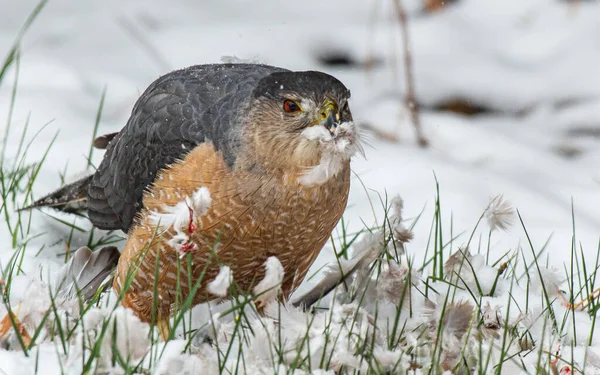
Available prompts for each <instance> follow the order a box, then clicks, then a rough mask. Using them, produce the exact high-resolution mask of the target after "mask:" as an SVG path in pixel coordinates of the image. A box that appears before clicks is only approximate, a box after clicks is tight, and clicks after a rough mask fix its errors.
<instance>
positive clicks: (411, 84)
mask: <svg viewBox="0 0 600 375" xmlns="http://www.w3.org/2000/svg"><path fill="white" fill-rule="evenodd" d="M393 4H394V8H395V9H396V14H397V16H398V20H399V21H400V29H401V32H402V46H403V50H404V75H405V80H406V91H407V93H406V106H407V107H408V110H409V111H410V118H411V120H412V123H413V126H414V128H415V132H416V135H417V142H418V143H419V146H421V147H427V146H428V145H429V141H428V140H427V138H425V136H424V135H423V129H422V127H421V118H420V114H419V103H417V99H416V94H415V81H414V76H413V63H412V53H411V52H412V47H411V44H410V35H409V33H408V17H407V15H406V10H405V9H404V6H403V5H402V0H396V1H394V2H393Z"/></svg>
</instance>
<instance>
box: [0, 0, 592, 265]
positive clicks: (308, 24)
mask: <svg viewBox="0 0 600 375" xmlns="http://www.w3.org/2000/svg"><path fill="white" fill-rule="evenodd" d="M406 3H407V4H406V5H407V8H409V10H410V15H411V18H410V26H409V27H410V35H411V42H412V46H413V49H412V53H413V58H414V68H415V70H414V78H415V81H416V93H417V98H418V100H419V102H420V103H422V104H423V105H424V106H425V107H424V108H423V110H422V113H421V115H422V122H423V129H424V133H425V135H426V137H427V138H428V140H429V141H430V147H429V148H420V147H418V146H417V144H416V142H415V138H414V135H413V129H412V128H411V125H410V122H409V114H408V112H407V110H406V108H405V107H404V105H403V100H402V96H403V94H404V90H405V87H404V79H403V77H404V73H403V67H402V61H403V57H402V48H401V38H400V33H399V30H400V29H399V26H398V23H397V16H396V14H395V13H394V11H393V9H394V8H393V6H392V4H391V2H390V1H370V2H368V1H360V0H353V1H350V0H330V1H312V0H310V1H300V2H282V1H276V0H268V1H265V0H263V1H248V0H238V1H230V0H227V1H226V0H204V1H192V0H178V1H166V0H164V1H159V0H130V1H120V0H109V1H98V0H96V1H85V2H82V1H78V0H52V1H50V2H49V3H48V4H47V6H46V7H45V9H44V10H43V11H42V13H41V14H40V15H39V18H38V19H37V20H36V21H35V22H34V24H33V26H32V27H31V29H30V30H29V31H28V32H27V33H26V35H25V37H24V39H23V43H22V49H21V58H20V73H19V78H18V91H17V97H16V102H15V106H14V113H13V114H12V131H11V134H10V135H9V139H8V148H7V155H14V154H15V153H16V150H17V146H18V140H19V137H20V136H21V131H20V130H21V129H22V128H23V126H24V124H25V122H26V120H27V118H28V117H30V119H29V129H30V131H29V133H28V134H29V135H28V137H29V138H30V137H31V136H33V134H35V132H36V131H38V130H40V129H42V127H43V126H44V125H45V124H48V125H47V126H45V127H44V128H43V130H41V132H40V134H39V135H38V136H37V138H36V140H35V141H34V143H33V146H32V147H31V149H30V150H29V152H28V154H27V157H28V160H29V161H31V162H33V161H37V160H39V159H40V158H41V157H42V156H43V154H44V152H45V149H46V147H47V145H48V144H49V142H50V140H51V139H52V137H53V136H54V134H55V133H56V132H59V134H58V137H57V138H56V141H55V144H54V146H53V147H52V149H51V150H50V152H49V154H48V156H47V159H46V162H45V164H44V167H43V168H42V170H41V171H40V174H39V177H38V178H37V181H36V183H35V186H34V194H35V196H36V197H41V196H42V195H43V194H45V193H47V192H49V191H51V190H53V189H54V188H55V187H56V186H58V185H59V183H60V177H59V174H60V173H61V172H62V171H64V170H65V166H67V165H68V169H67V177H68V178H69V179H74V178H75V177H77V176H79V175H80V174H81V173H83V171H84V169H85V167H86V164H87V160H86V156H87V153H88V150H89V144H90V141H91V138H92V131H93V126H94V121H95V115H96V111H97V108H98V104H99V101H100V97H101V95H102V91H103V89H104V88H105V87H106V102H105V105H104V111H103V116H102V121H101V123H100V126H99V131H98V132H99V134H102V133H108V132H114V131H117V130H119V129H120V128H121V127H122V126H123V125H124V124H125V122H126V120H127V118H128V115H129V112H130V110H131V107H132V105H133V103H134V101H135V100H136V98H137V97H138V95H139V94H140V93H141V92H142V91H143V90H144V89H145V88H146V87H147V85H148V84H150V82H152V81H153V80H154V79H156V78H157V77H158V76H159V75H160V74H163V73H166V72H167V71H169V70H173V69H176V68H180V67H185V66H189V65H194V64H201V63H209V62H219V61H221V59H222V57H223V56H236V57H238V58H241V59H251V60H256V61H260V62H263V63H267V64H272V65H278V66H282V67H286V68H290V69H294V70H309V69H313V70H323V71H326V72H328V73H331V74H333V75H335V76H336V77H338V78H339V79H340V80H341V81H342V82H344V83H345V84H346V86H347V87H349V88H350V90H351V91H352V99H351V104H350V106H351V109H352V111H353V114H354V118H355V120H356V121H358V122H359V123H368V124H369V125H370V126H372V127H374V128H377V129H379V130H382V131H386V132H392V133H395V134H397V135H398V138H399V141H398V142H388V141H384V140H381V139H379V138H377V137H375V136H371V137H370V140H369V143H370V146H369V147H367V148H366V155H367V157H366V160H365V159H361V158H357V159H355V161H354V162H353V171H354V172H355V175H356V176H358V177H360V180H362V183H363V184H364V187H363V185H362V184H361V183H360V181H359V179H358V178H357V177H356V176H354V177H353V180H352V188H351V194H350V198H349V205H348V210H347V213H346V215H345V221H346V223H347V224H349V226H350V230H352V231H354V230H359V229H362V228H363V226H364V224H363V222H364V223H367V224H369V225H370V224H373V223H375V222H376V221H377V220H376V219H375V218H374V213H373V209H372V206H371V203H370V201H369V199H368V197H370V198H371V200H372V201H373V202H374V208H375V213H376V215H377V216H378V219H379V222H380V221H381V219H382V217H383V210H382V208H381V204H380V203H379V197H378V196H377V193H379V194H382V195H383V194H385V192H387V193H388V194H389V195H396V194H400V195H401V196H402V197H403V198H404V201H405V212H404V216H405V217H406V218H408V219H409V221H410V220H411V219H412V218H415V217H417V216H418V215H419V213H420V212H421V211H422V210H423V209H424V214H423V216H422V217H421V219H420V220H419V221H418V222H417V224H416V226H415V228H414V234H415V238H414V240H413V241H412V242H411V243H410V244H409V245H408V248H407V249H408V252H409V253H410V254H413V255H415V257H416V258H417V259H421V255H420V254H421V252H422V251H424V249H425V247H426V244H427V241H428V237H429V233H430V226H431V218H432V217H433V211H434V200H435V188H436V187H435V178H437V180H438V181H439V185H440V196H441V205H442V217H443V219H444V223H445V224H444V225H445V228H447V229H449V228H450V223H452V228H453V231H454V235H456V234H458V233H462V232H464V234H463V235H462V236H460V237H458V239H457V240H456V241H454V242H453V245H452V246H453V250H455V249H456V248H457V247H458V246H460V245H464V244H465V243H466V242H467V240H468V236H469V234H470V231H471V230H472V229H473V227H474V226H475V223H476V222H477V220H478V218H479V216H480V215H481V213H482V211H483V210H484V209H485V207H486V206H487V204H488V202H489V201H490V199H491V198H493V197H494V196H497V195H499V194H503V195H504V198H505V199H507V200H508V201H510V202H511V204H512V205H513V206H514V207H515V208H517V209H518V210H519V212H520V214H521V216H522V218H523V221H524V223H525V225H526V228H527V231H528V233H529V235H530V236H531V239H532V242H533V245H534V246H535V247H536V250H539V249H540V248H541V246H542V245H544V243H545V242H546V241H547V240H548V238H550V237H551V240H550V242H549V244H548V246H547V249H546V253H545V254H546V256H548V257H549V261H550V264H551V265H553V266H555V267H557V268H558V269H560V270H562V269H563V262H568V261H569V257H570V249H571V244H572V241H573V239H572V235H573V220H572V214H571V212H572V208H573V211H574V219H575V226H576V236H577V237H576V239H577V242H578V246H581V249H583V252H584V253H585V255H586V257H587V258H588V259H589V262H588V263H592V262H593V260H594V259H595V257H596V253H597V251H598V241H599V239H600V48H599V46H600V23H599V22H598V19H599V17H600V3H598V2H594V1H590V2H587V1H575V2H569V1H560V2H559V1H551V0H530V1H527V2H523V1H521V0H504V1H494V0H462V1H460V2H458V4H456V5H453V6H451V7H449V8H448V9H446V10H445V11H443V12H439V13H435V14H430V15H424V14H420V13H418V12H417V11H416V9H417V5H418V3H420V2H419V1H417V0H411V1H406ZM35 4H36V2H35V1H32V0H22V1H14V0H1V1H0V9H2V12H0V51H8V50H9V48H10V46H11V45H12V43H13V40H14V38H15V36H16V35H17V33H18V31H19V29H20V27H21V26H22V24H23V22H24V21H25V19H26V17H27V15H28V14H29V12H30V11H31V10H32V9H33V7H34V6H35ZM327 51H345V52H347V53H349V54H350V55H351V56H353V58H354V59H356V60H357V61H363V62H364V61H366V60H367V59H368V58H371V57H372V58H374V59H375V61H377V62H378V63H376V64H375V65H374V66H373V68H372V69H370V70H366V69H364V68H363V67H361V66H355V67H333V68H332V67H327V66H323V65H321V64H320V63H319V60H318V58H317V57H318V56H319V55H320V54H322V53H325V52H327ZM14 77H15V74H14V69H12V70H11V71H10V72H9V73H8V74H7V76H6V79H5V81H4V82H3V83H2V85H1V86H0V119H6V118H7V117H8V113H9V108H10V98H11V90H12V85H13V83H14ZM455 98H464V99H469V100H471V101H472V102H473V103H474V104H477V105H480V106H484V107H486V108H491V109H492V110H493V111H492V112H488V113H486V114H482V115H478V116H472V117H467V116H463V115H458V114H454V113H450V112H440V111H435V110H432V109H431V108H432V106H433V105H434V104H436V103H439V102H442V101H445V100H449V99H455ZM4 129H5V122H4V120H3V121H2V122H1V125H0V134H4V132H5V130H4ZM101 157H102V155H101V152H98V151H96V152H95V153H94V156H93V159H92V161H93V162H94V163H95V164H97V163H98V162H99V161H100V160H101ZM434 175H435V177H434ZM365 187H366V190H365ZM33 215H34V216H33V219H32V220H33V221H32V222H33V228H34V230H33V231H32V234H36V233H41V232H46V234H45V235H44V236H41V237H38V238H35V239H32V242H31V244H30V245H29V246H30V248H31V247H34V248H42V246H43V250H42V251H41V253H40V254H39V256H37V257H35V256H34V255H35V253H36V252H35V251H29V252H28V253H27V254H26V261H25V263H24V269H25V270H26V271H34V270H36V269H37V268H38V266H39V264H40V263H42V264H43V265H44V267H46V269H48V268H50V267H52V265H60V264H62V261H63V259H64V258H63V257H58V256H57V255H56V254H57V253H62V252H63V249H64V245H63V244H62V242H60V241H59V240H60V239H61V238H62V239H64V238H67V237H68V236H69V233H68V231H66V230H65V229H64V228H61V226H60V225H58V224H57V223H56V222H55V221H54V220H53V219H51V218H49V217H48V216H46V215H44V214H43V213H40V212H35V213H34V214H33ZM62 217H63V218H66V219H67V220H72V219H71V218H69V217H68V216H66V215H65V216H62ZM79 224H80V225H85V222H84V221H80V222H79ZM487 231H488V228H487V227H485V226H482V230H481V231H480V232H478V233H482V235H483V236H484V238H487ZM448 232H449V231H448ZM446 236H447V237H446V238H445V240H446V241H447V240H449V239H450V233H447V234H446ZM476 238H477V241H478V237H476ZM493 240H494V242H493V243H492V252H493V253H494V254H496V255H497V256H500V255H501V254H503V253H504V252H505V251H506V250H508V249H515V248H517V247H518V246H521V245H522V246H528V245H527V242H526V237H525V233H524V231H523V229H522V228H521V227H520V224H519V223H518V221H517V222H515V225H513V226H512V228H511V229H510V230H509V231H507V232H504V233H495V235H494V237H493ZM85 241H87V236H81V238H78V235H77V234H75V238H74V239H73V242H72V246H73V247H77V246H78V245H83V244H85ZM477 241H476V242H477ZM11 255H12V250H11V243H10V239H9V238H8V232H7V230H6V228H5V226H4V225H2V226H0V264H5V263H6V262H7V260H8V259H9V258H10V256H11ZM331 259H332V255H331V249H330V248H326V249H325V250H324V251H323V253H322V255H321V256H320V258H319V259H318V260H317V263H316V264H315V269H317V267H320V266H321V265H323V264H324V263H327V261H328V260H331ZM544 259H545V258H544Z"/></svg>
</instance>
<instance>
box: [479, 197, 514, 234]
mask: <svg viewBox="0 0 600 375" xmlns="http://www.w3.org/2000/svg"><path fill="white" fill-rule="evenodd" d="M485 217H486V219H487V222H488V225H489V226H490V229H491V230H497V229H499V230H504V231H506V230H508V228H509V227H510V226H511V225H512V223H513V221H514V217H515V210H514V208H512V206H511V205H510V203H509V202H508V201H507V200H505V199H504V196H503V195H498V196H497V197H495V198H494V199H492V201H491V202H490V204H489V205H488V207H487V208H486V210H485Z"/></svg>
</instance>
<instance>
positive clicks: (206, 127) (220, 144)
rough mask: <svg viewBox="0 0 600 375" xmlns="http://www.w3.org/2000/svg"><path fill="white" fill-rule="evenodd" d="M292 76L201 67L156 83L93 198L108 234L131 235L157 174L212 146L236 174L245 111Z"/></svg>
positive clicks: (97, 219) (92, 211)
mask: <svg viewBox="0 0 600 375" xmlns="http://www.w3.org/2000/svg"><path fill="white" fill-rule="evenodd" d="M281 71H286V70H285V69H281V68H277V67H273V66H268V65H260V64H208V65H195V66H190V67H187V68H184V69H180V70H176V71H173V72H170V73H168V74H166V75H164V76H162V77H160V78H158V79H157V80H156V81H154V82H153V83H152V84H151V85H150V86H149V87H148V88H147V89H146V90H145V91H144V92H143V93H142V95H141V96H140V98H139V99H138V100H137V102H136V103H135V105H134V107H133V110H132V113H131V116H130V118H129V120H128V121H127V124H126V125H125V127H124V128H123V129H122V130H121V131H120V132H119V134H117V135H116V136H115V137H114V139H113V140H112V141H111V142H110V144H109V145H108V147H107V151H106V154H105V156H104V159H103V161H102V162H101V164H100V166H99V167H98V170H97V171H96V173H95V175H94V177H93V179H92V184H91V187H90V190H89V193H88V213H89V217H90V219H91V220H92V222H94V224H95V225H97V226H98V227H100V228H103V229H116V228H120V229H123V230H127V229H128V228H129V226H130V225H131V223H132V222H133V220H134V217H135V215H136V213H137V212H138V211H139V209H140V207H141V203H142V197H143V194H144V191H145V190H146V189H147V187H148V186H149V185H150V184H151V183H152V182H153V181H154V180H155V179H156V177H157V174H158V173H159V172H160V171H161V170H162V169H164V168H166V167H167V166H169V165H171V164H173V163H175V162H176V161H177V160H181V159H183V158H185V156H186V155H187V154H188V153H189V152H190V151H191V150H193V149H194V148H195V147H197V146H198V145H200V144H203V143H206V142H209V143H211V144H212V145H213V146H214V147H215V149H216V150H218V151H219V152H220V154H221V155H222V156H223V158H224V159H225V161H226V163H227V164H228V165H229V166H230V167H231V166H232V165H233V163H234V162H235V159H236V155H237V152H236V151H237V148H238V147H239V143H240V142H241V141H240V139H239V137H238V136H236V134H237V132H236V131H235V129H236V127H238V126H240V121H239V117H240V116H239V114H238V111H242V110H243V109H244V108H245V105H246V104H247V103H248V101H249V100H250V94H251V93H252V91H253V90H254V88H255V87H256V86H257V84H258V83H259V82H260V80H261V79H262V78H263V77H265V76H268V75H270V74H272V73H275V72H281Z"/></svg>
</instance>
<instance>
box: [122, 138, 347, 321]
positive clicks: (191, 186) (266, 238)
mask: <svg viewBox="0 0 600 375" xmlns="http://www.w3.org/2000/svg"><path fill="white" fill-rule="evenodd" d="M294 179H295V176H291V177H290V181H292V180H294ZM349 187H350V167H349V163H347V164H345V165H344V166H343V168H342V170H341V171H340V173H338V174H337V175H336V176H334V177H332V178H330V179H329V180H327V181H326V182H324V183H323V184H320V185H311V186H304V185H301V184H298V183H282V182H281V180H280V179H279V178H276V177H274V176H269V175H267V176H261V177H260V178H257V177H256V176H252V175H249V174H244V173H243V172H232V171H231V170H230V169H229V168H228V167H227V165H226V164H225V163H224V161H223V159H222V157H221V156H220V155H219V154H218V153H216V152H215V151H214V149H213V148H212V146H210V145H202V146H199V147H197V148H196V149H194V150H193V151H192V152H190V154H188V156H187V157H186V159H185V160H184V161H182V162H180V163H177V164H175V165H173V166H172V167H171V168H170V169H168V170H167V171H166V172H165V173H163V174H162V175H161V176H160V177H159V178H158V179H157V181H156V182H155V184H154V186H153V188H152V190H150V191H149V192H148V193H147V194H146V195H145V196H144V206H145V207H146V208H145V209H144V210H143V211H142V212H141V216H140V220H139V225H137V226H136V227H134V228H133V229H132V230H131V231H130V235H129V239H128V241H127V244H126V246H125V249H124V251H123V255H122V256H121V259H120V261H119V267H118V275H117V277H116V278H115V284H114V286H115V288H116V289H117V291H119V290H120V289H121V287H122V285H124V281H125V279H126V277H127V273H128V270H130V268H132V267H131V266H132V265H134V264H135V262H136V260H137V259H139V270H138V271H137V273H136V274H135V276H134V277H133V281H132V283H131V286H130V287H129V289H128V290H127V292H126V298H125V301H124V303H125V305H128V306H129V307H132V308H133V309H134V311H136V312H137V313H138V316H140V318H142V320H149V319H150V316H151V315H150V314H151V308H152V306H153V302H152V299H153V296H154V284H155V281H154V275H155V273H156V272H158V276H159V278H158V282H157V283H156V284H157V285H156V286H157V294H158V299H159V301H158V308H159V310H161V311H162V313H163V314H167V313H169V312H170V311H171V309H172V304H173V303H174V302H175V301H174V299H175V295H176V290H180V291H181V293H182V294H183V297H184V298H185V297H186V296H187V294H188V293H189V290H188V285H190V284H193V282H194V281H196V280H197V279H198V278H200V277H202V282H201V288H200V290H199V292H198V293H197V294H196V296H195V298H194V303H201V302H205V301H207V300H210V299H213V298H214V296H211V295H210V293H208V292H207V291H206V289H205V288H206V285H207V283H208V282H210V281H211V280H213V279H214V278H215V276H216V275H217V274H218V272H219V265H223V264H224V265H228V266H229V267H230V268H231V271H232V275H233V279H234V281H235V283H236V284H237V285H238V286H239V287H240V288H241V289H242V290H245V291H251V290H252V287H253V286H254V285H256V284H257V283H258V282H259V281H260V280H261V279H262V278H263V277H264V272H265V268H264V263H265V261H266V259H267V258H269V257H270V256H276V257H277V258H278V259H279V261H280V262H281V264H282V265H283V268H284V279H283V285H282V291H283V294H284V296H285V297H288V296H289V295H290V294H291V293H292V292H293V291H294V290H295V289H296V288H297V287H298V286H299V284H300V283H301V282H302V280H303V279H304V277H305V275H306V273H307V271H308V268H309V267H310V265H311V264H312V263H313V261H314V260H315V258H316V257H317V255H318V254H319V252H320V250H321V249H322V247H323V246H324V245H325V243H326V242H327V240H328V238H329V236H330V234H331V232H332V231H333V229H334V228H335V226H336V224H337V223H338V221H339V219H340V217H341V215H342V214H343V212H344V209H345V207H346V203H347V198H348V192H349ZM199 188H206V189H208V192H209V193H210V199H211V202H210V206H209V207H208V208H207V210H206V212H205V213H204V214H203V215H198V216H197V217H195V218H194V219H193V220H192V222H193V227H192V228H191V229H193V230H192V231H190V227H188V228H186V229H184V231H183V232H184V233H183V235H184V236H185V235H187V236H189V240H190V242H191V243H192V246H193V248H192V249H191V250H190V251H189V252H190V254H191V267H190V269H191V275H189V274H188V271H187V269H188V268H187V265H186V262H185V258H184V257H182V253H181V249H180V248H177V246H173V241H172V240H173V238H175V237H176V236H177V235H178V233H177V232H178V231H177V230H175V228H174V227H166V228H164V230H162V229H163V228H157V225H156V222H155V221H152V220H151V216H152V215H153V214H155V213H159V214H161V213H165V212H167V211H168V207H174V206H176V205H177V204H178V203H179V202H181V201H182V200H183V199H185V197H191V196H193V194H194V193H195V192H197V191H198V189H199ZM157 234H158V235H157ZM182 259H184V260H183V261H182ZM157 265H158V270H157V269H156V268H157V267H156V266H157ZM190 276H191V281H192V283H190V282H189V281H190ZM178 281H179V284H180V285H179V287H178V286H177V282H178Z"/></svg>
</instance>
